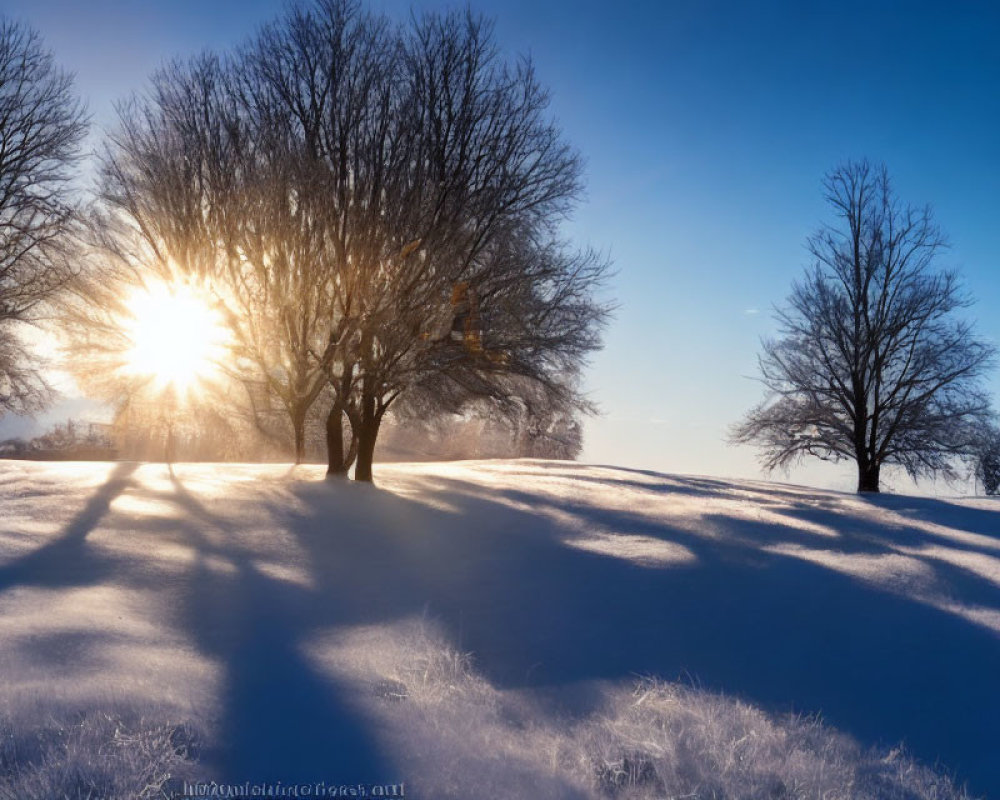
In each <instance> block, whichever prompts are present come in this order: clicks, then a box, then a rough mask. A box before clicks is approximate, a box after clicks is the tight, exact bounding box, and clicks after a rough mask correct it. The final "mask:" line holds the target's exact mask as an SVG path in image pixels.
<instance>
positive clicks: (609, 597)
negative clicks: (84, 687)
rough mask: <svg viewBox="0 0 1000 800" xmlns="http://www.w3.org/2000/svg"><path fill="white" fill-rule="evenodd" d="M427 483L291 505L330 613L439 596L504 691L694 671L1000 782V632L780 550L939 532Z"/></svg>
mask: <svg viewBox="0 0 1000 800" xmlns="http://www.w3.org/2000/svg"><path fill="white" fill-rule="evenodd" d="M423 481H424V485H425V487H426V488H427V492H426V493H425V494H426V495H430V496H431V497H432V499H433V501H434V504H435V505H430V504H426V503H420V502H416V501H414V500H411V499H407V498H406V497H405V496H402V495H399V494H394V493H392V492H389V491H383V490H377V489H374V488H372V487H361V486H353V485H343V486H333V487H331V486H326V485H317V484H312V485H300V486H298V487H297V488H296V489H295V490H294V492H295V494H296V496H297V497H298V498H299V500H300V501H302V503H303V504H304V509H305V510H299V511H295V512H293V511H290V510H289V509H288V508H287V507H285V508H278V507H276V508H273V509H272V513H273V514H274V515H275V518H276V519H277V520H279V521H281V522H282V524H283V526H287V527H288V529H290V530H293V531H295V533H296V535H297V536H298V537H299V541H300V544H301V545H302V547H303V548H304V550H305V551H306V552H307V553H308V554H309V563H310V564H311V565H312V567H313V574H314V578H315V581H316V584H315V585H316V589H315V591H316V596H317V600H318V602H320V603H322V605H323V606H324V607H326V608H328V609H329V611H328V613H327V614H326V615H325V619H324V620H323V622H324V624H326V625H332V626H349V625H358V624H370V623H378V622H388V621H392V620H395V619H399V618H402V617H406V616H409V615H412V614H414V613H417V612H419V611H420V610H421V609H426V610H427V611H428V612H429V614H430V616H432V617H433V618H435V619H436V620H439V621H440V622H441V624H442V625H443V626H444V627H445V629H446V630H447V632H448V634H449V636H450V638H451V640H452V642H453V644H454V646H456V647H457V648H459V649H460V650H464V651H471V652H473V653H474V655H475V658H476V663H477V665H478V667H479V669H480V670H481V671H482V673H483V674H484V675H485V676H486V677H487V678H488V679H489V680H490V681H491V682H492V683H493V684H494V685H495V686H498V687H500V688H517V689H533V688H542V687H549V688H556V687H561V688H565V687H567V686H570V685H573V684H575V683H577V682H581V681H591V680H595V679H608V680H616V681H618V680H630V679H632V678H633V677H634V676H636V675H644V674H653V675H658V676H662V677H665V678H677V677H689V678H691V679H694V680H696V681H697V682H698V683H700V684H702V685H703V686H705V687H706V688H709V689H712V690H719V691H724V692H727V693H731V694H736V695H739V696H741V697H744V698H746V699H747V700H749V701H751V702H754V703H756V704H758V705H761V706H763V707H765V708H768V709H771V710H775V711H788V710H795V711H800V712H807V713H813V712H820V713H822V714H823V716H824V717H825V718H826V719H827V720H828V721H829V722H830V723H831V724H833V725H835V726H837V727H839V728H841V729H842V730H844V731H846V732H848V733H850V734H853V735H854V736H856V737H858V738H859V739H860V740H861V741H862V742H864V743H867V744H871V745H874V744H885V745H892V744H895V743H896V742H898V741H905V742H906V744H907V746H908V747H909V748H910V749H911V751H912V752H913V753H914V755H916V756H917V757H918V758H920V759H922V760H923V761H925V762H927V763H930V764H934V763H936V762H937V761H938V760H939V759H940V761H941V762H942V763H943V764H944V765H946V766H947V767H948V768H951V769H954V770H956V771H957V773H958V775H959V776H960V778H961V779H962V780H968V781H969V782H970V784H971V786H972V787H973V788H974V789H976V790H977V791H997V790H998V789H1000V761H998V760H997V759H996V758H995V745H996V742H998V741H1000V694H998V693H997V692H996V691H995V682H996V677H997V675H1000V638H998V636H997V634H996V633H995V631H993V630H990V629H988V628H985V627H982V626H980V625H977V624H974V623H972V622H970V621H968V620H967V619H965V618H963V617H961V616H958V615H956V614H954V613H951V612H950V611H945V610H941V609H939V608H937V607H935V606H934V605H931V604H929V603H927V602H924V601H922V600H920V599H918V598H915V597H910V596H904V595H900V594H899V593H896V592H894V591H890V590H889V587H885V588H883V587H882V586H879V585H878V584H877V583H874V584H873V583H872V582H866V581H861V580H859V579H858V578H856V577H853V576H851V575H849V574H844V573H842V572H840V571H837V570H835V569H832V568H831V567H830V566H827V565H823V564H819V563H812V562H810V561H809V560H806V559H803V558H801V557H795V556H793V555H790V554H788V553H784V552H774V551H771V550H767V549H764V548H765V547H768V546H772V547H773V546H780V545H795V546H796V547H798V548H801V549H806V550H808V549H810V548H811V549H812V550H814V551H815V552H817V553H827V552H832V553H837V552H838V548H841V550H840V552H841V553H842V554H848V553H863V554H871V555H878V554H891V553H892V552H894V551H893V547H894V545H896V544H899V543H907V544H909V545H914V546H920V545H921V544H928V545H929V544H940V541H939V539H938V537H937V536H936V535H934V534H931V533H927V532H925V531H920V530H917V531H913V530H906V529H894V528H892V527H891V526H881V525H878V524H875V523H871V522H868V523H865V525H866V526H867V527H864V526H862V525H861V523H860V522H858V521H857V520H855V521H853V522H852V521H850V520H848V522H849V524H850V525H853V524H855V522H857V525H858V526H860V527H858V528H857V529H856V530H855V531H854V532H853V533H852V534H850V535H847V536H844V537H835V538H830V539H828V538H827V537H822V536H818V535H816V534H815V533H811V532H808V531H805V532H804V531H802V530H801V529H798V528H796V527H795V520H794V519H792V518H790V519H789V524H788V525H787V526H783V525H781V524H774V523H767V524H765V523H761V522H757V521H754V520H752V519H746V518H737V517H730V516H726V515H724V514H713V515H706V516H704V517H703V518H702V519H701V521H700V522H699V530H702V529H703V530H708V531H711V536H705V535H702V534H701V533H700V532H699V533H693V532H690V531H687V530H682V529H680V528H678V527H675V526H671V525H670V524H667V523H665V522H664V521H661V520H654V519H650V518H649V517H644V516H641V515H638V514H634V513H630V512H627V511H615V510H611V509H604V508H594V507H592V506H588V505H585V504H581V503H579V502H574V501H572V500H570V499H565V500H564V499H561V498H560V499H555V500H552V501H550V502H549V503H548V505H549V508H546V507H545V506H546V502H545V501H544V500H541V499H540V497H539V495H537V494H532V493H530V492H519V491H517V490H509V489H496V488H489V487H484V486H482V485H477V484H474V483H471V482H467V481H463V480H454V479H444V478H426V479H423ZM694 488H695V490H697V491H709V489H708V487H705V486H700V487H694ZM650 490H651V491H658V489H657V488H656V487H655V486H654V487H652V488H651V489H650ZM788 494H789V502H791V500H792V499H794V502H795V503H798V504H799V505H798V506H792V507H791V510H790V511H789V512H788V513H789V514H791V515H792V516H794V515H795V514H796V513H801V514H802V516H803V519H806V518H808V519H809V520H811V521H815V522H817V523H819V522H821V523H822V524H825V525H828V526H831V527H838V526H842V525H843V523H844V517H843V515H842V514H841V513H840V512H837V511H835V510H834V509H832V508H831V510H829V511H825V512H823V513H822V514H820V516H819V517H817V516H815V514H814V512H815V507H814V506H813V505H812V504H811V503H810V502H808V500H807V498H808V495H807V494H806V493H803V492H789V493H788ZM526 504H530V509H531V510H523V509H524V508H525V506H526ZM435 506H437V507H435ZM922 508H925V509H927V508H929V509H932V510H933V509H934V506H933V504H931V503H926V504H923V505H922ZM547 510H549V511H557V512H560V514H561V516H558V517H552V516H549V515H547V514H545V513H544V512H545V511H547ZM983 513H988V512H983ZM995 518H996V519H997V520H998V521H1000V514H997V515H996V517H995ZM470 521H472V522H470ZM975 524H977V525H980V524H981V525H984V526H985V525H986V524H987V523H986V522H985V521H984V520H979V521H977V522H976V523H975ZM588 531H612V532H620V533H627V534H632V535H641V536H645V537H650V538H654V539H658V540H662V541H665V542H669V543H671V544H673V545H679V546H681V547H682V548H685V549H686V551H687V552H688V553H689V554H690V556H691V557H690V558H689V559H688V560H687V561H682V562H678V563H676V564H667V565H661V566H650V565H643V564H638V563H635V562H633V561H629V560H627V559H624V558H621V557H618V556H614V555H605V554H602V553H598V552H591V551H588V550H585V549H580V548H578V547H574V546H572V543H573V540H574V539H576V538H578V537H579V536H580V535H581V534H586V533H587V532H588ZM926 565H927V568H928V570H929V571H930V572H931V573H932V574H933V575H934V579H935V580H937V581H939V582H940V583H941V584H942V585H944V586H946V587H950V588H949V591H951V592H952V595H953V596H952V599H954V600H957V601H960V602H963V603H966V604H970V605H975V606H978V607H980V608H982V609H988V610H992V611H995V612H1000V590H998V586H997V584H996V583H994V582H993V581H991V580H988V579H987V578H984V577H982V576H980V575H977V574H975V573H973V572H970V571H969V570H967V569H964V568H963V567H960V566H956V565H955V564H951V563H947V562H945V561H941V560H939V559H933V558H928V559H926ZM580 710H581V711H585V710H587V709H580Z"/></svg>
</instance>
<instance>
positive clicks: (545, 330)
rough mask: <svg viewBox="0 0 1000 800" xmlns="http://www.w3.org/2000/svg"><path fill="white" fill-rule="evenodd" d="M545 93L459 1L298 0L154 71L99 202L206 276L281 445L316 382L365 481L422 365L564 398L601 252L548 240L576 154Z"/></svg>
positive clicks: (474, 381) (341, 443) (575, 189)
mask: <svg viewBox="0 0 1000 800" xmlns="http://www.w3.org/2000/svg"><path fill="white" fill-rule="evenodd" d="M546 107H547V97H546V95H545V92H544V91H543V90H542V89H541V88H540V87H539V85H538V83H537V81H536V80H535V77H534V74H533V72H532V69H531V67H530V64H528V63H527V62H521V63H518V64H515V65H510V64H507V63H506V62H504V61H502V60H501V59H500V58H499V56H498V55H497V53H496V50H495V46H494V44H493V41H492V33H491V31H490V28H489V26H488V25H487V24H485V23H484V22H483V21H482V20H480V19H478V18H475V17H473V16H472V15H469V14H449V15H444V16H439V15H429V16H426V17H424V18H422V19H420V20H416V21H414V22H413V23H412V24H411V25H410V26H409V27H406V26H394V25H392V24H390V23H389V22H388V21H387V20H386V19H385V18H382V17H378V16H375V15H371V14H368V13H366V12H364V11H363V10H362V9H361V6H360V4H359V3H357V2H353V0H319V2H316V3H315V4H314V5H311V6H298V7H292V8H291V9H290V10H289V11H288V12H287V13H286V14H285V15H284V16H283V17H282V18H281V19H279V20H278V21H277V22H275V23H274V24H272V25H270V26H268V27H266V28H265V29H263V31H262V32H261V33H260V34H259V35H258V36H257V37H256V38H255V39H253V40H252V41H251V42H249V43H248V44H247V45H246V46H245V47H243V48H242V49H240V50H239V51H238V52H236V53H235V54H233V55H232V56H231V57H230V59H229V60H225V61H223V60H218V59H214V58H212V57H203V58H201V59H198V60H196V61H194V62H191V63H190V64H187V65H174V66H172V67H169V68H168V69H167V70H165V71H161V72H160V73H159V74H158V75H157V76H156V78H155V79H154V83H153V91H152V92H151V93H150V95H149V96H148V97H146V98H140V99H139V100H136V101H134V102H133V104H132V105H131V106H129V107H127V108H126V109H124V113H123V116H122V126H121V130H120V132H119V133H118V135H117V136H116V139H115V141H114V143H113V145H112V147H111V149H110V152H109V157H108V158H107V159H106V170H105V174H106V176H107V179H108V182H107V190H106V192H105V199H106V201H107V202H108V203H109V205H110V206H111V208H113V209H114V210H115V212H116V213H117V214H119V215H120V216H121V217H122V218H123V219H124V220H125V222H126V223H127V227H128V228H129V229H130V230H131V231H132V233H133V234H134V236H135V237H136V238H138V239H141V240H144V241H145V242H146V243H147V249H149V250H152V251H153V252H154V253H156V258H155V259H154V260H155V261H156V262H157V263H161V264H163V263H166V262H168V261H169V262H170V263H172V264H173V265H174V266H175V267H176V268H178V269H180V270H181V271H183V272H186V273H191V272H194V273H197V274H199V275H201V276H205V277H207V278H208V279H209V280H210V281H211V282H212V284H213V285H214V286H215V288H216V290H217V293H218V299H219V302H220V303H221V304H222V305H223V306H224V307H225V309H226V315H227V318H228V319H229V323H230V327H231V328H232V329H233V331H234V333H235V340H236V347H235V353H234V359H233V363H232V364H231V368H232V374H233V376H234V377H237V378H239V379H240V380H242V381H243V382H244V384H245V385H247V386H248V387H256V391H257V393H258V394H259V396H260V397H263V398H277V399H278V400H279V401H280V404H281V405H282V407H283V408H284V410H285V412H286V413H287V415H288V417H289V418H290V420H291V423H292V427H293V429H294V431H295V441H296V450H297V454H298V455H299V456H301V444H302V431H303V430H304V421H305V419H306V416H307V414H308V413H309V410H310V409H311V408H312V406H313V405H314V404H315V403H316V402H317V401H319V400H320V399H321V398H324V397H327V396H329V395H332V400H331V401H329V402H330V411H329V414H328V415H327V442H328V448H329V463H330V472H331V473H334V474H336V473H344V472H346V469H347V467H348V465H349V464H350V463H351V461H353V459H354V454H355V453H357V458H358V467H357V470H356V472H355V477H356V478H359V479H361V480H370V479H371V462H372V458H373V454H374V447H375V441H376V438H377V436H378V430H379V424H380V422H381V420H382V418H383V416H384V415H385V413H386V411H387V410H388V408H389V407H390V405H391V404H392V403H393V402H394V401H395V400H396V399H397V398H398V397H399V396H400V395H401V394H403V393H405V392H408V391H412V390H414V389H416V388H417V387H420V386H425V385H428V384H429V383H431V382H433V381H434V380H436V379H437V378H447V379H448V380H450V381H451V382H452V383H455V384H456V385H457V384H459V383H464V384H465V385H467V386H472V385H475V386H476V387H477V391H478V392H479V393H480V394H485V395H491V394H497V393H500V392H502V390H503V387H504V381H503V380H502V377H503V376H517V377H519V378H520V379H523V380H528V379H531V380H534V381H536V382H538V383H539V384H541V385H543V386H545V387H546V389H547V390H548V391H549V392H550V393H554V394H559V395H561V396H563V397H564V398H569V397H571V396H573V397H574V398H575V395H574V394H573V392H572V390H571V389H570V383H567V382H566V381H564V380H563V376H565V375H569V374H572V373H573V372H574V371H575V370H577V369H578V368H579V366H580V363H581V361H582V359H583V358H584V356H585V355H586V354H587V353H588V352H590V351H591V350H593V349H594V348H596V347H597V346H598V344H599V329H600V325H601V323H602V321H603V319H604V317H605V316H606V313H607V309H606V307H605V306H603V305H600V304H598V303H596V302H595V301H593V300H592V298H591V293H592V291H593V289H594V288H595V287H596V285H597V284H599V283H600V281H601V280H602V279H603V276H604V274H605V273H606V260H605V259H602V258H600V257H598V256H597V255H596V254H594V253H590V252H583V253H577V252H573V251H572V250H571V249H569V248H567V247H566V246H564V245H562V244H560V243H559V242H558V241H557V239H556V237H555V234H556V230H557V227H558V223H559V222H560V221H561V220H562V219H563V218H564V217H565V215H566V214H568V213H569V211H570V210H571V209H572V207H573V205H574V203H575V201H576V199H577V197H578V196H579V193H580V190H581V183H580V177H579V175H580V162H579V158H578V157H577V156H576V154H575V153H574V152H573V150H572V149H571V148H570V147H569V146H568V145H567V144H566V143H565V142H564V141H563V140H562V136H561V132H560V131H559V130H558V129H557V128H556V127H555V126H554V125H553V124H552V123H551V121H549V120H548V119H547V118H546ZM456 332H457V333H458V334H459V335H458V336H457V337H456V336H455V335H454V334H455V333H456ZM249 397H250V399H251V401H253V400H254V397H255V394H254V391H251V392H250V393H249ZM582 405H583V404H582V403H581V406H582ZM345 418H346V419H347V420H348V421H349V423H350V430H351V434H352V435H351V436H350V437H349V438H347V440H346V441H345V436H344V430H343V429H344V419H345Z"/></svg>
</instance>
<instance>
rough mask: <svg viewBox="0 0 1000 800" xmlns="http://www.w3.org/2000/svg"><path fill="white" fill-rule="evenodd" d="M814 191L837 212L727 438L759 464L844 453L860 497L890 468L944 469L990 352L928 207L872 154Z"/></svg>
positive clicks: (975, 423)
mask: <svg viewBox="0 0 1000 800" xmlns="http://www.w3.org/2000/svg"><path fill="white" fill-rule="evenodd" d="M824 189H825V194H826V199H827V201H828V203H829V204H830V207H831V208H832V210H833V212H834V220H833V222H831V223H830V224H828V225H825V226H824V227H822V228H821V229H820V230H819V231H818V232H817V233H816V234H815V235H814V236H812V237H811V238H810V239H809V242H808V248H809V252H810V253H811V255H812V258H813V264H812V267H811V268H810V269H809V271H808V273H807V274H806V276H805V278H804V279H803V280H802V281H801V282H799V283H796V284H795V286H794V287H793V289H792V293H791V296H790V297H789V299H788V302H787V306H786V307H785V308H784V309H782V310H780V311H779V312H778V313H777V321H778V324H779V330H780V334H779V336H778V337H777V338H775V339H771V340H769V341H765V342H764V345H763V354H762V355H761V356H760V360H759V362H760V372H761V380H762V381H763V383H764V385H765V386H766V387H767V389H768V390H769V397H768V398H767V399H766V400H765V401H764V402H763V403H762V404H761V405H759V406H758V407H757V408H755V409H754V410H752V411H751V412H750V413H749V414H748V415H747V417H746V418H745V420H744V421H743V422H742V423H741V424H740V425H739V426H738V427H737V428H736V430H735V432H734V437H733V438H734V440H735V441H737V442H740V443H750V444H757V445H759V446H761V447H762V448H763V455H762V462H763V464H764V466H765V467H766V468H768V469H773V468H775V467H781V466H785V465H788V464H790V463H792V462H794V461H796V460H797V459H799V458H800V457H802V456H816V457H818V458H821V459H824V460H828V461H840V460H844V459H847V460H853V461H855V462H856V463H857V468H858V491H859V492H877V491H879V477H880V470H881V468H882V466H883V465H887V464H894V465H898V466H901V467H903V468H904V469H905V470H906V471H907V472H908V473H909V474H910V475H911V476H912V477H913V478H914V479H916V478H917V477H919V476H921V475H935V474H944V475H945V476H950V475H952V474H954V472H953V466H954V464H955V462H956V459H962V458H970V457H972V456H974V455H975V452H976V447H977V444H978V438H979V431H981V430H982V424H983V423H984V421H985V420H987V419H988V417H989V415H990V408H989V400H988V397H987V394H986V392H985V391H984V390H983V387H982V385H981V383H980V378H981V377H982V375H983V373H984V371H985V370H986V369H987V368H988V367H989V366H990V365H991V364H992V361H993V356H994V349H993V348H992V347H991V346H990V345H989V344H987V343H986V342H984V341H982V340H980V339H978V338H976V337H975V335H974V333H973V330H972V327H971V325H970V323H969V322H968V321H966V320H965V319H963V318H962V317H961V316H959V315H957V314H956V312H958V311H960V310H961V309H963V308H965V307H966V306H968V305H969V301H968V299H967V297H966V295H964V294H963V293H962V291H961V289H960V286H959V283H958V279H957V277H956V275H955V273H954V272H951V271H947V270H943V271H942V270H940V269H939V268H938V260H939V257H940V255H941V253H942V250H943V249H944V248H945V247H946V242H945V239H944V237H943V235H942V233H941V231H940V230H939V228H938V226H937V225H936V224H935V222H934V220H933V217H932V214H931V211H930V209H929V208H914V207H912V206H909V205H905V204H903V203H901V202H900V201H899V200H898V198H897V197H896V195H895V193H894V191H893V188H892V186H891V184H890V180H889V176H888V173H887V171H886V168H885V167H884V166H883V165H877V164H872V163H870V162H868V161H856V162H848V163H846V164H844V165H842V166H840V167H838V168H837V169H835V170H833V171H832V172H831V173H829V175H828V176H827V177H826V180H825V183H824Z"/></svg>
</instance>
